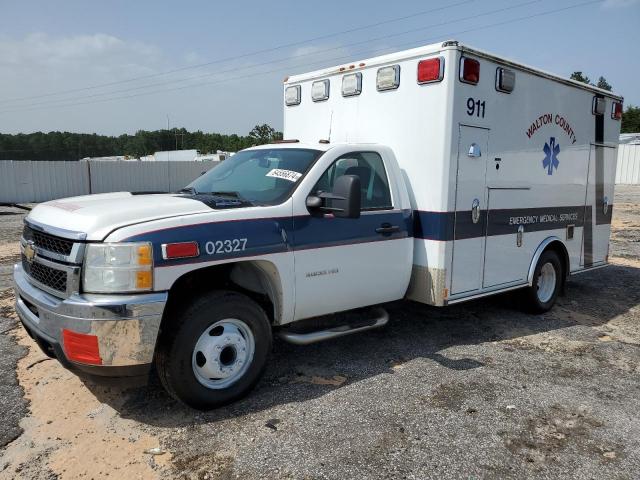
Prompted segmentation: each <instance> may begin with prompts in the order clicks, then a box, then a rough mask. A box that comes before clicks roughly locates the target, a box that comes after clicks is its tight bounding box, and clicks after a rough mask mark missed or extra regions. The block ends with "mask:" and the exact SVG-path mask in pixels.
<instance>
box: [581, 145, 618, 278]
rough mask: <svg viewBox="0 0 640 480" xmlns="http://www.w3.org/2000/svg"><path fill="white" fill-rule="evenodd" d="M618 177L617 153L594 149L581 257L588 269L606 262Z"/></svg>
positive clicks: (592, 146)
mask: <svg viewBox="0 0 640 480" xmlns="http://www.w3.org/2000/svg"><path fill="white" fill-rule="evenodd" d="M615 175H616V149H615V148H614V147H609V146H604V145H591V150H590V152H589V173H588V177H587V192H586V200H585V209H584V229H583V232H584V233H583V238H582V256H581V260H582V261H581V265H582V266H584V267H585V268H589V267H591V266H593V265H598V264H602V263H603V262H606V261H607V255H608V253H609V237H610V235H611V212H612V210H613V185H614V181H615Z"/></svg>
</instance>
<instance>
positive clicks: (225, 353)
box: [191, 318, 256, 390]
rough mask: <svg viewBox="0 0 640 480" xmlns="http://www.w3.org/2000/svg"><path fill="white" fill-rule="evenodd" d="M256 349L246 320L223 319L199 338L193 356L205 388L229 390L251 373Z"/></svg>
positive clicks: (194, 371) (199, 380)
mask: <svg viewBox="0 0 640 480" xmlns="http://www.w3.org/2000/svg"><path fill="white" fill-rule="evenodd" d="M255 346H256V342H255V339H254V336H253V333H252V332H251V329H250V328H249V326H248V325H247V324H246V323H244V322H243V321H242V320H238V319H236V318H226V319H224V320H219V321H217V322H216V323H214V324H212V325H210V326H209V327H208V328H207V329H206V330H205V331H204V332H202V335H200V338H198V341H197V342H196V345H195V347H194V348H193V353H192V355H191V368H192V369H193V373H194V374H195V376H196V378H197V379H198V382H200V383H201V384H202V385H204V386H205V387H207V388H210V389H213V390H219V389H222V388H227V387H229V386H231V385H233V384H234V383H235V382H237V381H238V380H239V379H240V378H242V376H243V375H244V374H245V373H246V372H247V370H248V369H249V366H250V365H251V362H252V361H253V354H254V352H255Z"/></svg>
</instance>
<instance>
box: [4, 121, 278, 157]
mask: <svg viewBox="0 0 640 480" xmlns="http://www.w3.org/2000/svg"><path fill="white" fill-rule="evenodd" d="M280 139H282V133H280V132H278V131H276V130H275V129H274V128H273V127H271V126H269V125H267V124H263V125H256V126H255V127H254V128H253V129H252V130H251V132H249V134H248V135H245V136H242V135H236V134H231V135H226V134H221V133H205V132H202V131H200V130H198V131H195V132H189V131H188V130H186V129H184V128H174V129H171V130H154V131H147V130H139V131H137V132H136V133H135V134H134V135H128V134H124V135H120V136H117V137H115V136H107V135H98V134H95V133H94V134H86V133H72V132H48V133H43V132H35V133H18V134H15V135H10V134H2V133H0V160H78V159H81V158H85V157H108V156H113V155H127V156H129V157H132V158H140V157H141V156H144V155H151V154H153V153H154V152H158V151H164V150H176V149H180V150H182V149H186V150H191V149H195V150H198V151H199V152H201V153H214V152H216V151H217V150H222V151H226V152H237V151H238V150H242V149H243V148H248V147H251V146H254V145H262V144H265V143H269V142H271V141H274V140H280Z"/></svg>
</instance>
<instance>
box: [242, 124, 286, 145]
mask: <svg viewBox="0 0 640 480" xmlns="http://www.w3.org/2000/svg"><path fill="white" fill-rule="evenodd" d="M249 137H251V138H252V139H253V140H255V142H256V144H257V145H262V144H265V143H271V142H273V141H274V140H281V139H282V133H281V132H277V131H276V130H275V129H274V128H273V127H272V126H271V125H267V124H266V123H263V124H262V125H256V126H255V127H253V130H251V131H250V132H249Z"/></svg>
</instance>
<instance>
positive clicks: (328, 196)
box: [306, 175, 362, 218]
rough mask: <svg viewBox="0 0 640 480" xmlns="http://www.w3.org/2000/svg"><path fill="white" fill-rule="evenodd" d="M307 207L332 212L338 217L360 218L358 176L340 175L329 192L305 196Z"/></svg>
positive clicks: (360, 200)
mask: <svg viewBox="0 0 640 480" xmlns="http://www.w3.org/2000/svg"><path fill="white" fill-rule="evenodd" d="M306 203H307V208H309V209H311V210H322V211H325V212H332V213H333V214H334V215H335V216H336V217H340V218H360V207H361V203H362V199H361V197H360V177H358V176H357V175H342V176H340V177H338V178H337V179H336V181H335V184H334V185H333V191H332V192H331V193H326V192H322V193H319V194H318V195H309V196H308V197H307V202H306Z"/></svg>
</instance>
